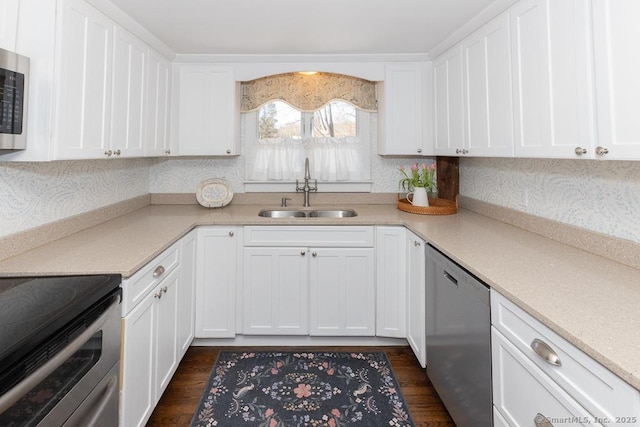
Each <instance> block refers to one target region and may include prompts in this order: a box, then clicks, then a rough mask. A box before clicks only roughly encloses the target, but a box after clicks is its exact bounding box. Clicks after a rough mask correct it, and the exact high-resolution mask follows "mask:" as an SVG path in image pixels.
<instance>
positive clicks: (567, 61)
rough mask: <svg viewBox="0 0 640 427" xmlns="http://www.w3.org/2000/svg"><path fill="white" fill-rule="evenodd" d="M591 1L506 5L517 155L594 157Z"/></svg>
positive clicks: (533, 0) (537, 0) (542, 0)
mask: <svg viewBox="0 0 640 427" xmlns="http://www.w3.org/2000/svg"><path fill="white" fill-rule="evenodd" d="M589 3H590V2H589V1H588V0H522V1H520V2H518V3H516V4H515V5H514V6H513V7H512V8H511V9H510V20H511V35H512V43H511V47H512V53H511V58H512V61H513V68H512V69H513V93H514V94H515V96H514V118H515V147H514V149H515V155H516V156H517V157H548V158H549V157H558V158H578V157H590V158H592V157H593V147H594V141H595V129H594V117H593V110H594V100H593V87H592V86H593V85H592V82H593V78H592V70H593V67H592V63H591V54H590V51H591V36H590V15H589ZM596 3H599V2H596ZM621 34H622V33H621ZM627 37H628V36H627ZM627 89H628V88H627V87H625V90H627Z"/></svg>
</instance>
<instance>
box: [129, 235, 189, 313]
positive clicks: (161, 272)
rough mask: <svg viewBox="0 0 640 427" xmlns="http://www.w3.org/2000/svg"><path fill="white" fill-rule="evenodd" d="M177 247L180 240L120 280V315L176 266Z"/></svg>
mask: <svg viewBox="0 0 640 427" xmlns="http://www.w3.org/2000/svg"><path fill="white" fill-rule="evenodd" d="M179 249H180V242H177V243H174V244H173V245H172V246H170V247H169V248H168V249H167V250H165V251H164V252H162V253H161V254H160V255H158V256H157V257H155V258H154V259H153V261H151V262H149V263H148V264H147V265H145V266H144V267H142V269H140V271H138V272H137V273H136V274H134V275H133V276H131V277H129V278H128V279H124V280H123V281H122V316H126V315H127V314H128V313H129V312H130V311H131V310H132V309H133V307H135V306H136V304H138V303H139V302H140V301H142V300H143V299H144V297H145V296H147V294H148V293H149V292H151V290H153V288H155V287H156V286H157V285H158V283H160V281H161V280H162V279H164V278H165V277H167V275H168V274H169V273H170V272H171V271H173V270H174V269H175V268H176V267H177V266H178V264H179V262H180V261H179Z"/></svg>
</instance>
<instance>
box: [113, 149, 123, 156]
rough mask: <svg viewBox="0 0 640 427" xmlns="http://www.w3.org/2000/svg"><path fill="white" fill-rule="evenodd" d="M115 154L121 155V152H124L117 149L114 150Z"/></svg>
mask: <svg viewBox="0 0 640 427" xmlns="http://www.w3.org/2000/svg"><path fill="white" fill-rule="evenodd" d="M113 154H115V155H116V156H119V155H120V154H122V151H120V149H117V150H116V151H114V152H113Z"/></svg>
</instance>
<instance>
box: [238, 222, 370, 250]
mask: <svg viewBox="0 0 640 427" xmlns="http://www.w3.org/2000/svg"><path fill="white" fill-rule="evenodd" d="M373 241H374V238H373V227H353V226H345V227H342V226H337V227H336V226H304V227H299V226H266V227H265V226H248V227H245V228H244V245H245V246H282V247H292V246H293V247H295V246H304V247H332V248H341V247H342V248H344V247H348V248H361V247H362V248H365V247H366V248H371V247H373Z"/></svg>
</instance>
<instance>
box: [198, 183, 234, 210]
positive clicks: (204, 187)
mask: <svg viewBox="0 0 640 427" xmlns="http://www.w3.org/2000/svg"><path fill="white" fill-rule="evenodd" d="M196 199H198V203H200V204H201V205H202V206H204V207H205V208H220V207H222V206H227V205H228V204H229V203H231V199H233V189H232V188H231V184H229V182H228V181H226V180H224V179H218V178H214V179H207V180H205V181H202V182H201V183H200V185H199V186H198V191H197V192H196Z"/></svg>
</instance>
